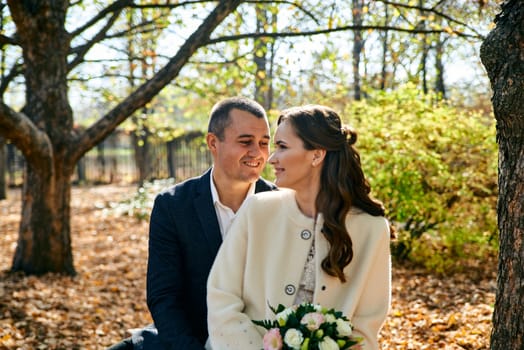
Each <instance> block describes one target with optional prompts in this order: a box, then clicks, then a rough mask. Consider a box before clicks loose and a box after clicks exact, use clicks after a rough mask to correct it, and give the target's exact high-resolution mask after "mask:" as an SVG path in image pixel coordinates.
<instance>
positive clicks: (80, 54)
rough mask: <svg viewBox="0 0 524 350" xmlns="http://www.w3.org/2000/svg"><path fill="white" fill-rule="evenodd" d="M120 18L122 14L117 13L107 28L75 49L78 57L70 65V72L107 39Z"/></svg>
mask: <svg viewBox="0 0 524 350" xmlns="http://www.w3.org/2000/svg"><path fill="white" fill-rule="evenodd" d="M118 16H120V12H115V13H113V15H112V16H111V18H110V19H109V20H108V21H107V23H106V24H105V26H104V27H103V28H102V29H100V31H99V32H98V33H97V34H96V35H95V36H94V37H93V38H92V39H91V40H89V41H88V42H87V43H86V44H84V45H82V46H80V47H78V48H76V49H75V52H76V53H77V55H76V56H75V58H74V59H73V60H72V61H71V62H70V63H69V64H68V70H69V71H71V70H72V69H73V68H74V67H76V66H78V65H79V64H80V63H82V61H83V60H84V57H85V55H86V54H87V52H88V51H89V50H90V49H91V48H92V47H93V46H94V45H95V44H96V43H97V42H99V41H100V40H102V39H104V38H105V37H106V34H107V31H108V30H109V29H111V27H112V26H113V24H114V23H115V21H116V20H117V18H118Z"/></svg>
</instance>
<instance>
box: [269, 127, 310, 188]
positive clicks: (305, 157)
mask: <svg viewBox="0 0 524 350" xmlns="http://www.w3.org/2000/svg"><path fill="white" fill-rule="evenodd" d="M274 145H275V150H274V151H273V153H272V154H271V156H270V157H269V159H268V162H269V163H270V164H271V165H272V166H273V167H274V169H275V176H276V180H275V184H276V185H277V186H279V187H287V188H291V189H293V190H295V191H297V192H298V191H302V190H308V189H312V188H316V184H317V182H318V172H319V167H318V164H316V163H314V161H315V150H307V149H305V148H304V144H303V142H302V140H301V139H300V138H299V137H298V136H297V134H296V133H295V130H294V129H293V126H292V125H291V123H290V122H289V121H286V120H285V121H283V122H282V123H280V125H279V126H278V127H277V130H276V132H275V137H274ZM314 164H315V165H317V167H315V166H314ZM314 185H315V186H314Z"/></svg>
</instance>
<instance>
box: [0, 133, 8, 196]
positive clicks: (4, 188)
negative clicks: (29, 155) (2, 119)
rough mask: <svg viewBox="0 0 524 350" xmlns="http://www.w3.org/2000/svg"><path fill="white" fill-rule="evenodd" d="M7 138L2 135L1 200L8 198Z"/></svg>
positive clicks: (0, 155) (0, 157) (0, 142)
mask: <svg viewBox="0 0 524 350" xmlns="http://www.w3.org/2000/svg"><path fill="white" fill-rule="evenodd" d="M6 149H7V147H6V144H5V139H4V138H3V137H0V200H2V199H6V198H7V181H6V176H5V174H6V172H7V154H6Z"/></svg>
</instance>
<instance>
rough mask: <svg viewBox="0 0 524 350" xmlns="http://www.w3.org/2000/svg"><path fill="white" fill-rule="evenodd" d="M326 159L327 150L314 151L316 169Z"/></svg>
mask: <svg viewBox="0 0 524 350" xmlns="http://www.w3.org/2000/svg"><path fill="white" fill-rule="evenodd" d="M324 158H326V150H325V149H316V150H314V151H313V163H312V165H313V166H314V167H316V166H318V165H320V164H321V163H322V162H323V161H324Z"/></svg>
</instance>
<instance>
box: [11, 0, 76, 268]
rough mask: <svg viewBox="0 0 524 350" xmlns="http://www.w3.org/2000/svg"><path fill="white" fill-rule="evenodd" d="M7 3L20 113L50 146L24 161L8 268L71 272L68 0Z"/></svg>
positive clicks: (71, 122) (70, 128) (70, 117)
mask: <svg viewBox="0 0 524 350" xmlns="http://www.w3.org/2000/svg"><path fill="white" fill-rule="evenodd" d="M10 6H11V7H12V8H13V9H14V11H11V12H12V14H13V20H14V21H15V23H16V25H17V29H18V31H17V33H18V36H19V38H20V44H21V46H22V49H23V57H24V63H25V71H24V77H25V81H26V106H25V107H24V114H25V115H27V116H28V117H29V119H31V121H32V122H33V123H34V125H35V126H36V127H37V128H38V129H40V130H42V131H44V132H45V133H46V134H47V136H48V137H47V140H46V141H47V142H46V145H45V146H46V147H47V149H48V150H49V152H48V153H47V154H46V156H45V157H43V159H40V160H36V159H28V161H27V163H26V177H25V181H24V188H23V197H22V198H23V204H22V221H21V223H20V231H19V238H18V243H17V248H16V252H15V256H14V259H13V267H12V270H14V271H25V272H27V273H33V274H40V273H45V272H59V273H66V274H74V273H75V271H74V268H73V257H72V253H71V237H70V222H69V220H70V217H69V214H70V209H69V202H70V194H71V184H70V180H71V175H72V172H73V168H74V163H72V160H71V157H70V156H69V154H68V151H69V150H68V144H69V142H70V139H69V138H70V137H71V130H72V125H73V116H72V110H71V107H70V105H69V102H68V96H67V60H66V58H67V54H68V50H69V36H68V33H67V32H66V31H65V28H64V23H65V15H66V9H67V6H68V1H53V2H45V1H40V2H34V1H33V2H28V1H24V2H18V1H10ZM29 156H30V157H31V155H29ZM26 158H27V155H26Z"/></svg>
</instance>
